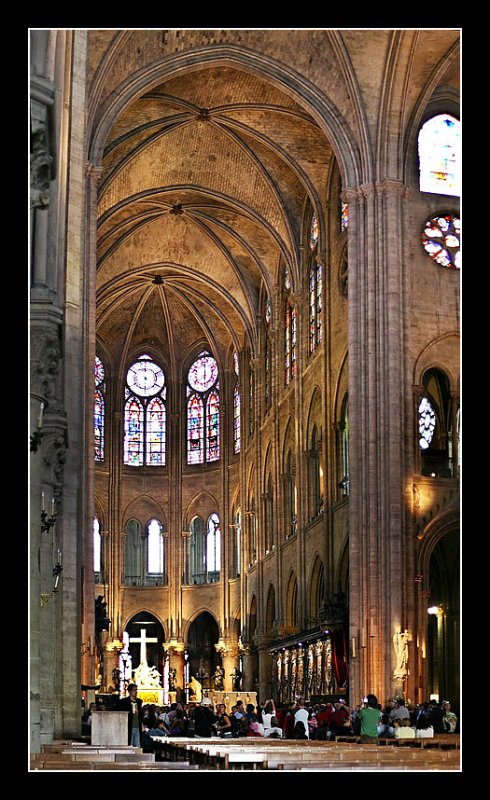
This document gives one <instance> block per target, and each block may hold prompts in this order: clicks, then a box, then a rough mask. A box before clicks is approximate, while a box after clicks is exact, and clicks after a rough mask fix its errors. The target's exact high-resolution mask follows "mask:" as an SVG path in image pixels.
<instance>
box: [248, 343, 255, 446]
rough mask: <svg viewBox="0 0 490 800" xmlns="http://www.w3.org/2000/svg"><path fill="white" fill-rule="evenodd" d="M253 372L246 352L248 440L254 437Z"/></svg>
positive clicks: (249, 357)
mask: <svg viewBox="0 0 490 800" xmlns="http://www.w3.org/2000/svg"><path fill="white" fill-rule="evenodd" d="M254 380H255V378H254V371H253V367H252V358H251V355H250V351H248V438H249V439H251V438H252V436H253V435H254V411H255V404H254V394H255V384H254Z"/></svg>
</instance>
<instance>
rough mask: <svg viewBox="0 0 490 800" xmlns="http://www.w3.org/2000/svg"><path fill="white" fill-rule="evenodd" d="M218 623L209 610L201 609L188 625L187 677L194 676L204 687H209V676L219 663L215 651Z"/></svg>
mask: <svg viewBox="0 0 490 800" xmlns="http://www.w3.org/2000/svg"><path fill="white" fill-rule="evenodd" d="M218 639H219V628H218V623H217V622H216V620H215V618H214V617H213V615H212V614H210V613H209V611H203V612H202V613H201V614H199V616H198V617H196V619H195V620H193V622H192V623H191V625H190V626H189V633H188V636H187V664H188V672H189V678H190V677H191V676H194V677H196V678H197V679H198V681H199V682H200V683H201V684H202V685H203V687H204V688H210V687H211V676H212V675H214V672H215V669H216V667H217V665H218V664H220V657H219V655H218V653H217V652H216V647H215V645H216V644H218Z"/></svg>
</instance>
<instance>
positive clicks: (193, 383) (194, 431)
mask: <svg viewBox="0 0 490 800" xmlns="http://www.w3.org/2000/svg"><path fill="white" fill-rule="evenodd" d="M219 457H220V399H219V382H218V365H217V363H216V361H215V359H214V358H213V357H212V356H211V355H210V354H209V353H208V352H206V351H203V352H202V353H200V354H199V356H198V357H197V359H196V360H195V361H194V363H193V364H192V366H191V368H190V369H189V371H188V373H187V463H188V464H204V463H205V462H212V461H217V460H218V459H219Z"/></svg>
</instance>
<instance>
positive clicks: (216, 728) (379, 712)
mask: <svg viewBox="0 0 490 800" xmlns="http://www.w3.org/2000/svg"><path fill="white" fill-rule="evenodd" d="M368 697H369V698H374V700H375V701H376V698H375V696H374V695H368ZM364 700H365V701H367V698H364ZM370 705H371V707H370V712H371V725H373V724H374V725H375V728H374V729H372V730H371V736H370V737H367V738H368V739H369V738H371V739H373V738H375V737H378V738H387V739H389V738H407V737H410V738H425V737H433V736H435V735H438V734H440V733H454V732H456V730H457V729H458V718H457V716H456V714H455V713H454V712H453V711H452V710H451V704H450V703H449V702H448V701H443V703H438V702H437V701H435V700H430V701H427V702H423V703H420V704H418V705H411V704H408V705H406V704H405V701H404V700H403V699H401V698H398V699H396V700H393V701H389V702H387V703H385V704H384V705H382V704H380V703H377V702H374V703H373V702H372V701H371V700H370ZM94 708H95V704H94V703H92V704H91V705H90V708H89V709H88V710H87V712H85V713H84V715H83V726H84V730H85V731H86V732H87V733H88V734H89V733H90V722H91V720H90V716H91V712H92V711H93V710H94ZM367 708H368V703H367V702H364V703H362V704H358V705H356V706H353V707H351V706H349V705H348V703H347V702H346V701H345V699H343V698H339V700H338V701H336V702H334V703H329V702H327V703H315V704H314V705H309V704H308V703H307V702H305V700H304V698H302V697H298V698H297V700H296V701H295V702H293V703H276V702H274V700H273V699H272V698H270V699H267V700H265V701H264V702H262V703H259V704H258V705H254V704H252V703H248V704H247V705H244V704H243V702H242V701H241V700H238V701H237V702H236V703H235V704H233V705H231V706H230V708H229V710H228V708H227V707H226V705H225V704H224V703H218V704H217V705H216V706H215V707H214V706H213V703H212V700H211V699H210V698H209V697H204V698H203V699H202V701H201V703H186V704H183V703H180V702H179V703H172V704H171V705H170V706H158V705H156V704H153V703H151V704H146V705H145V706H143V736H142V746H143V748H144V749H145V748H146V747H148V749H151V747H152V743H153V741H154V739H155V738H158V737H159V736H169V737H182V736H185V737H187V736H191V737H198V738H209V737H215V736H216V737H220V738H240V737H257V738H259V737H265V738H272V739H291V740H295V739H303V740H308V739H310V740H320V741H321V740H324V741H325V740H329V739H335V738H336V737H338V736H358V735H361V740H362V738H363V736H362V734H363V729H362V724H363V722H362V720H363V717H364V716H365V714H364V712H363V709H367Z"/></svg>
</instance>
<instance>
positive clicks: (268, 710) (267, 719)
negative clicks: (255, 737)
mask: <svg viewBox="0 0 490 800" xmlns="http://www.w3.org/2000/svg"><path fill="white" fill-rule="evenodd" d="M275 716H276V707H275V705H274V700H272V698H271V699H270V700H267V701H266V703H265V705H264V708H263V710H262V725H263V726H264V731H267V730H268V729H269V728H270V727H271V720H272V717H275Z"/></svg>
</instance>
